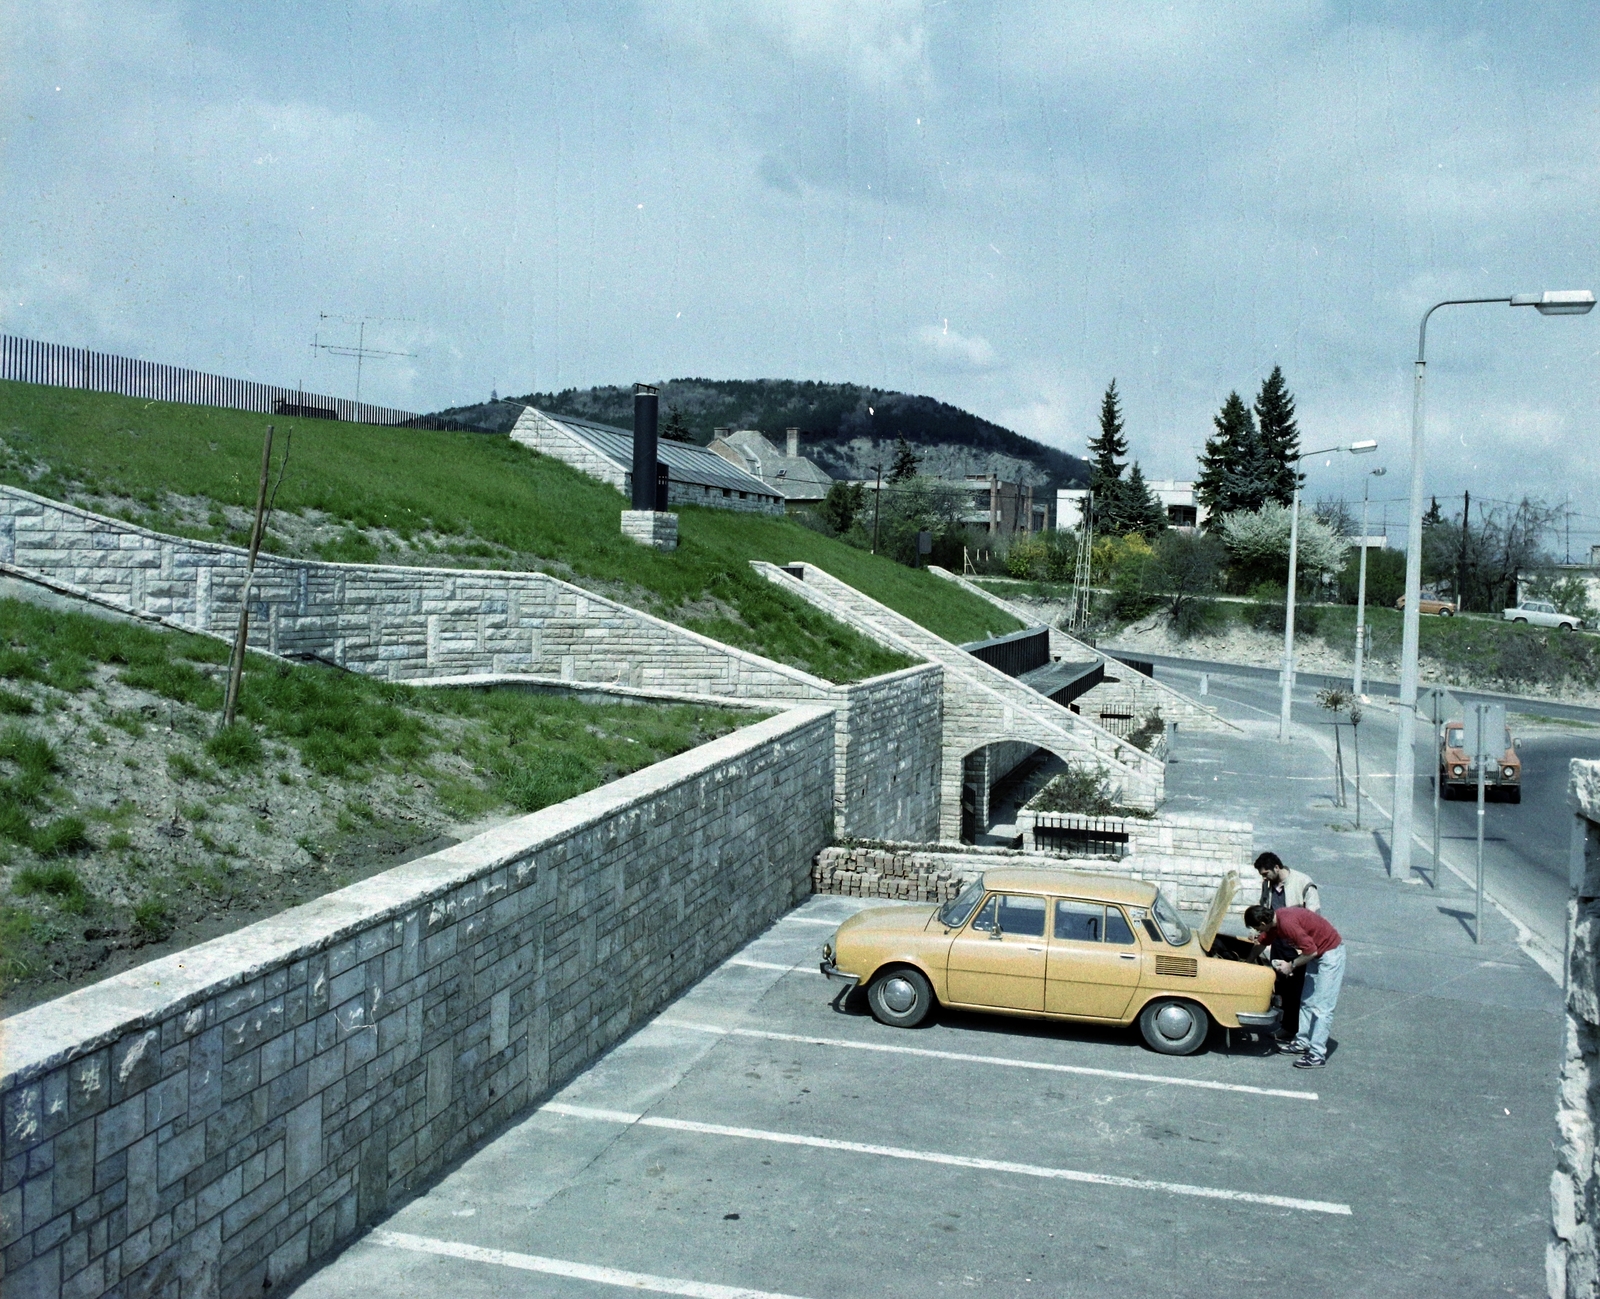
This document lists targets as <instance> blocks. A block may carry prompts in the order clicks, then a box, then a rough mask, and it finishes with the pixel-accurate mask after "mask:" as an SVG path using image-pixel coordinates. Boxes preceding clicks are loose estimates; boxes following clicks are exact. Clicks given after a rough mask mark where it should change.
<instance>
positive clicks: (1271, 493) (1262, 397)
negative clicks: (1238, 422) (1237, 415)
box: [1256, 365, 1304, 505]
mask: <svg viewBox="0 0 1600 1299" xmlns="http://www.w3.org/2000/svg"><path fill="white" fill-rule="evenodd" d="M1256 428H1257V430H1258V432H1259V434H1260V438H1261V459H1262V468H1263V473H1264V475H1265V476H1266V477H1267V479H1268V487H1267V499H1268V500H1273V501H1277V502H1278V504H1279V505H1288V504H1289V503H1290V502H1292V501H1293V500H1294V489H1295V487H1296V485H1297V483H1298V482H1300V481H1302V480H1303V477H1304V476H1303V475H1302V474H1301V473H1300V464H1299V461H1298V460H1297V459H1296V457H1297V456H1298V455H1299V454H1300V426H1299V425H1298V424H1296V423H1295V418H1294V397H1293V396H1292V395H1291V394H1290V392H1289V388H1288V385H1287V384H1285V383H1284V381H1283V367H1282V366H1277V365H1275V366H1273V367H1272V373H1271V374H1270V375H1268V376H1267V378H1266V380H1265V381H1264V382H1263V383H1262V385H1261V391H1260V393H1259V394H1258V395H1257V396H1256Z"/></svg>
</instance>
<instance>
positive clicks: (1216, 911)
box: [1198, 871, 1239, 952]
mask: <svg viewBox="0 0 1600 1299" xmlns="http://www.w3.org/2000/svg"><path fill="white" fill-rule="evenodd" d="M1238 891H1239V872H1238V871H1229V872H1228V873H1227V874H1226V875H1224V876H1223V877H1222V883H1221V884H1219V885H1217V891H1216V892H1215V893H1213V894H1212V895H1211V905H1210V906H1209V907H1208V908H1207V909H1206V918H1205V919H1204V920H1202V921H1201V922H1200V929H1199V931H1198V936H1199V939H1200V950H1201V951H1204V952H1209V951H1210V950H1211V945H1212V944H1213V943H1215V942H1216V941H1217V930H1219V929H1221V928H1222V921H1223V918H1224V917H1225V916H1226V915H1227V914H1228V908H1229V907H1231V906H1232V905H1233V898H1234V894H1236V893H1237V892H1238Z"/></svg>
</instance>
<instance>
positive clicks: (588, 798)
mask: <svg viewBox="0 0 1600 1299" xmlns="http://www.w3.org/2000/svg"><path fill="white" fill-rule="evenodd" d="M833 713H834V710H833V709H831V708H828V707H825V706H821V705H816V704H802V705H799V706H797V707H794V708H791V709H789V710H788V711H787V712H785V713H784V714H782V715H781V716H778V717H771V718H767V719H766V720H764V721H759V722H756V723H754V724H753V725H751V726H748V727H745V728H743V729H741V730H738V731H735V732H733V733H732V734H731V735H725V736H722V737H721V738H719V739H715V740H711V741H710V742H708V743H706V744H702V745H700V746H699V747H698V748H694V749H691V750H689V751H688V752H686V753H680V754H678V755H677V756H676V757H672V758H666V759H663V760H662V761H661V762H657V763H654V764H653V765H651V766H649V767H645V768H643V769H641V770H639V771H635V772H632V773H630V774H629V775H626V776H622V777H619V778H618V779H617V780H614V781H612V782H611V783H610V784H607V785H602V786H601V787H600V788H598V789H592V790H590V791H589V792H588V793H586V794H579V795H578V796H577V797H576V798H571V799H568V800H567V801H566V802H564V803H557V804H554V805H553V806H551V807H547V808H542V809H541V810H539V811H537V812H532V813H530V814H528V815H527V816H523V817H518V818H517V819H516V820H514V821H510V822H508V823H506V824H505V825H501V826H497V827H496V828H494V829H492V830H488V831H486V832H485V833H483V834H480V835H477V836H475V837H474V838H471V839H468V840H467V841H465V842H464V843H459V844H456V845H454V846H453V847H450V848H446V849H443V850H442V851H440V852H436V853H432V854H430V855H428V856H426V857H419V858H417V859H416V860H414V861H410V862H406V863H404V864H402V865H400V866H396V867H394V868H392V869H391V870H387V871H384V872H382V873H381V874H378V875H374V876H371V877H369V878H368V879H365V880H361V881H359V882H358V883H355V884H352V885H350V886H349V887H347V888H343V889H339V890H338V891H336V892H333V893H328V894H324V895H323V896H322V897H320V898H315V899H313V900H312V901H310V902H307V903H305V904H304V905H302V906H298V907H294V908H292V909H291V910H288V911H284V912H281V913H279V914H278V915H276V916H270V917H268V918H267V919H265V920H260V921H257V922H256V923H255V924H253V925H249V926H246V927H245V928H244V929H240V930H237V931H236V932H234V933H231V934H225V935H223V936H222V937H220V938H214V939H211V940H210V941H208V942H204V943H200V944H198V945H197V946H194V947H190V948H187V949H185V950H184V951H181V952H175V953H173V954H172V955H170V956H165V957H162V958H160V959H158V960H155V961H151V962H149V963H147V964H145V965H141V966H137V967H135V968H134V969H131V970H126V971H124V972H122V973H121V974H116V975H112V976H111V977H110V978H107V979H103V980H101V981H100V982H99V983H95V984H92V985H90V986H89V987H86V988H80V989H78V990H77V991H76V992H71V993H68V994H66V995H65V996H63V997H57V998H56V999H55V1000H53V1001H47V1002H45V1003H44V1004H43V1005H40V1006H35V1007H33V1008H31V1009H29V1010H25V1011H22V1012H21V1013H19V1014H17V1015H13V1016H11V1017H9V1018H7V1019H3V1020H0V1069H3V1070H4V1072H3V1074H0V1094H4V1093H6V1092H9V1091H11V1090H13V1089H14V1088H16V1087H19V1086H22V1085H24V1084H26V1083H27V1082H29V1081H31V1080H32V1079H34V1078H36V1077H38V1076H39V1075H40V1074H42V1073H45V1072H47V1071H48V1070H50V1069H53V1068H56V1067H58V1066H60V1065H62V1064H65V1063H67V1062H68V1061H69V1060H72V1059H76V1058H78V1057H81V1056H84V1055H87V1054H89V1053H91V1052H93V1051H96V1050H98V1049H99V1048H101V1047H103V1046H106V1045H108V1044H110V1043H111V1042H114V1041H116V1040H117V1039H118V1038H120V1037H121V1036H122V1035H124V1034H126V1033H128V1032H132V1031H135V1030H137V1029H141V1028H145V1027H148V1026H150V1025H152V1024H156V1023H159V1022H161V1021H163V1020H166V1019H169V1018H171V1017H172V1016H173V1015H176V1014H179V1013H181V1012H182V1011H184V1010H186V1009H188V1008H189V1007H191V1006H193V1005H195V1004H197V1003H199V1002H203V1001H205V1000H207V999H209V998H211V997H215V996H216V995H217V994H218V993H220V992H223V991H225V990H227V989H228V988H231V987H237V986H239V985H240V984H244V983H247V982H249V981H250V980H251V979H254V978H256V977H258V976H259V975H260V974H262V973H263V972H264V971H265V970H267V969H268V968H271V967H281V966H284V965H287V964H289V963H291V962H293V961H296V960H300V959H304V958H306V957H309V956H311V955H313V954H314V953H316V952H318V951H321V950H323V949H326V948H328V947H331V946H333V945H334V944H336V943H338V942H340V941H342V940H344V939H347V938H349V937H351V936H353V935H354V934H356V933H358V932H360V931H362V930H366V929H370V928H372V926H373V925H375V924H378V923H381V922H383V921H385V920H388V919H392V918H394V917H396V916H399V915H401V914H403V913H405V912H408V911H414V910H416V909H417V908H418V907H421V906H424V905H426V904H427V903H428V902H429V901H431V900H433V899H434V898H437V897H439V896H441V895H443V894H445V893H448V892H449V891H450V890H452V889H454V888H458V887H460V886H461V885H463V884H466V883H468V882H470V881H472V880H473V879H475V878H478V877H481V876H484V875H487V874H490V873H491V872H493V871H495V870H498V869H501V868H503V867H506V866H509V865H511V864H513V863H515V862H519V861H524V860H526V859H528V858H529V857H531V856H532V855H533V854H534V853H536V852H539V851H541V850H544V849H548V848H549V847H551V846H552V845H553V844H555V843H557V842H559V841H560V840H562V839H565V838H567V837H569V836H571V835H573V834H575V833H576V832H578V831H580V830H583V829H585V828H586V827H589V826H592V825H593V824H595V823H596V822H599V821H603V820H607V819H609V818H612V817H615V816H617V815H619V814H620V813H623V812H626V811H627V810H628V809H629V808H630V807H631V806H633V805H635V804H638V803H641V802H645V801H648V800H649V799H651V798H652V797H655V796H656V795H658V794H660V793H662V792H663V791H665V790H667V789H669V788H671V787H673V786H675V785H681V784H686V783H688V782H690V781H692V780H694V779H695V778H696V777H699V776H701V775H704V774H705V773H707V772H709V771H711V770H713V769H715V768H717V767H719V766H723V765H726V764H729V763H733V762H737V761H738V760H739V759H740V758H742V757H744V756H745V755H746V754H747V753H749V752H751V751H752V750H755V749H758V748H760V747H761V746H762V745H765V744H767V743H769V742H771V741H773V740H775V739H780V738H782V737H784V736H786V735H794V734H799V733H801V732H803V731H806V730H807V729H809V728H811V727H814V726H818V725H823V724H826V725H827V726H828V727H829V728H830V729H831V727H832V726H833Z"/></svg>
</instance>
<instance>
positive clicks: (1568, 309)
mask: <svg viewBox="0 0 1600 1299" xmlns="http://www.w3.org/2000/svg"><path fill="white" fill-rule="evenodd" d="M1511 305H1512V306H1513V307H1533V308H1534V309H1535V310H1537V311H1538V313H1539V314H1540V315H1541V316H1584V315H1588V313H1589V312H1591V311H1593V310H1594V294H1593V292H1591V291H1590V290H1588V289H1546V290H1545V291H1544V292H1543V293H1518V294H1516V295H1514V296H1513V297H1512V299H1511Z"/></svg>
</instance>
